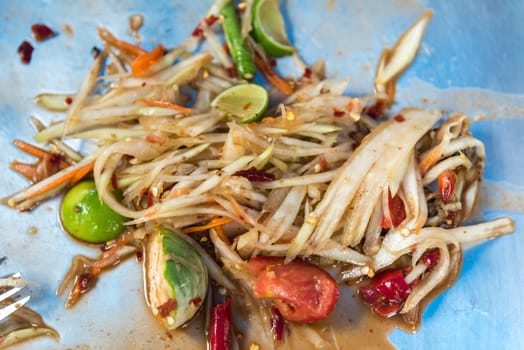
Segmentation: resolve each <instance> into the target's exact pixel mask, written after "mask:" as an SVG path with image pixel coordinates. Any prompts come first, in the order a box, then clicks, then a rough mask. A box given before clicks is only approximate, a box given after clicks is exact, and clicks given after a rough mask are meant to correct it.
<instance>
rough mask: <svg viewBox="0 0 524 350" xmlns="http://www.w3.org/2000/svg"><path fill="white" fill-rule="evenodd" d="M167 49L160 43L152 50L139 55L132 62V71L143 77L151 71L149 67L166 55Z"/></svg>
mask: <svg viewBox="0 0 524 350" xmlns="http://www.w3.org/2000/svg"><path fill="white" fill-rule="evenodd" d="M165 51H166V50H165V49H164V47H163V46H162V45H158V46H157V47H155V48H154V49H153V50H151V51H150V52H146V53H143V54H141V55H138V56H137V57H136V58H135V59H134V60H133V62H131V72H132V73H133V75H134V76H135V77H141V76H144V75H146V74H148V73H149V68H150V67H151V65H152V64H154V63H155V62H157V61H158V60H159V59H161V58H162V56H164V52H165Z"/></svg>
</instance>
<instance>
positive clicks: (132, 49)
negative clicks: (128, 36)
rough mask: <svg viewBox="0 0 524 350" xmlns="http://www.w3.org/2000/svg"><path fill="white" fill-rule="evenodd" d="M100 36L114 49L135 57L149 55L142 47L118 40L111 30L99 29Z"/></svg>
mask: <svg viewBox="0 0 524 350" xmlns="http://www.w3.org/2000/svg"><path fill="white" fill-rule="evenodd" d="M98 35H99V36H100V38H101V39H102V40H104V41H105V42H107V43H109V44H111V45H113V46H114V47H116V48H118V49H119V50H123V51H126V52H128V53H130V54H133V55H135V56H140V55H143V54H145V53H147V51H146V50H144V49H142V48H141V47H139V46H137V45H135V44H131V43H129V42H127V41H123V40H120V39H117V38H116V37H115V36H114V35H113V34H112V33H111V32H110V31H109V30H107V29H105V28H102V27H98Z"/></svg>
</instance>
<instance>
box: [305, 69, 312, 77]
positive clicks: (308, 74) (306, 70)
mask: <svg viewBox="0 0 524 350" xmlns="http://www.w3.org/2000/svg"><path fill="white" fill-rule="evenodd" d="M311 74H313V71H312V70H311V68H309V67H306V68H305V69H304V78H306V79H310V78H311Z"/></svg>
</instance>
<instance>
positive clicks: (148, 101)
mask: <svg viewBox="0 0 524 350" xmlns="http://www.w3.org/2000/svg"><path fill="white" fill-rule="evenodd" d="M138 102H143V103H146V104H148V105H151V106H155V107H162V108H169V109H174V110H175V111H179V112H184V113H191V108H187V107H184V106H181V105H177V104H176V103H172V102H169V101H161V100H153V99H151V98H141V99H139V100H138Z"/></svg>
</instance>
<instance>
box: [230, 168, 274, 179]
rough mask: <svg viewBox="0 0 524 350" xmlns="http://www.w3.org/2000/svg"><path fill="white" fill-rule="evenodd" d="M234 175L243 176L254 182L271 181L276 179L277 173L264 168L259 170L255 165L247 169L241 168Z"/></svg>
mask: <svg viewBox="0 0 524 350" xmlns="http://www.w3.org/2000/svg"><path fill="white" fill-rule="evenodd" d="M233 175H234V176H242V177H245V178H246V179H248V180H249V181H253V182H270V181H274V180H275V175H273V174H270V173H268V172H266V171H264V170H258V169H257V168H255V167H252V168H249V169H247V170H239V171H237V172H236V173H234V174H233Z"/></svg>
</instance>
